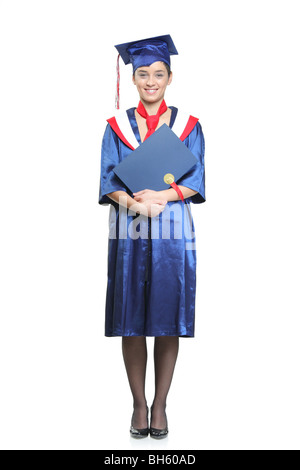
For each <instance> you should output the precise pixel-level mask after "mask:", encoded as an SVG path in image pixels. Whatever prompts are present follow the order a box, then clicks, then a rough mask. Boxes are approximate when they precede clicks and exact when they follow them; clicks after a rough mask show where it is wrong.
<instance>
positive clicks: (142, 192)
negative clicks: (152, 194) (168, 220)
mask: <svg viewBox="0 0 300 470" xmlns="http://www.w3.org/2000/svg"><path fill="white" fill-rule="evenodd" d="M145 191H149V190H148V189H142V190H141V191H137V192H136V193H132V194H133V195H134V196H141V195H142V194H144V193H145Z"/></svg>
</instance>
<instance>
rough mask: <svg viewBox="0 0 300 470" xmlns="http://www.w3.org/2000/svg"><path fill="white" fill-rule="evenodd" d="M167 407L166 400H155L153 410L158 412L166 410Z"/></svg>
mask: <svg viewBox="0 0 300 470" xmlns="http://www.w3.org/2000/svg"><path fill="white" fill-rule="evenodd" d="M166 407H167V403H166V401H165V400H157V399H154V401H153V403H152V406H151V409H156V410H165V409H166Z"/></svg>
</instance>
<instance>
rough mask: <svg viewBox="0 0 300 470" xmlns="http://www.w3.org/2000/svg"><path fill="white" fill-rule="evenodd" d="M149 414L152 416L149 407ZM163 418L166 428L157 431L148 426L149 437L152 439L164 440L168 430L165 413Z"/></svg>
mask: <svg viewBox="0 0 300 470" xmlns="http://www.w3.org/2000/svg"><path fill="white" fill-rule="evenodd" d="M151 414H152V406H151ZM165 417H166V427H165V428H164V429H157V428H152V426H150V430H149V432H150V436H151V437H153V438H154V439H164V438H165V437H167V435H168V432H169V429H168V420H167V415H166V412H165Z"/></svg>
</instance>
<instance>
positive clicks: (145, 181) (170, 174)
mask: <svg viewBox="0 0 300 470" xmlns="http://www.w3.org/2000/svg"><path fill="white" fill-rule="evenodd" d="M196 163H197V158H196V157H195V155H194V154H193V153H192V152H191V151H190V150H189V149H188V148H187V146H186V145H185V144H184V143H183V142H182V141H181V140H180V139H179V138H178V137H177V135H176V134H175V133H174V132H173V131H172V130H171V129H170V128H169V126H167V124H163V125H162V126H161V127H160V128H159V129H157V131H155V132H154V133H153V134H152V135H151V136H150V137H148V139H146V140H145V141H144V142H143V143H142V144H141V145H140V146H139V147H137V148H136V150H134V151H133V152H132V153H131V154H130V155H128V157H126V158H125V159H124V160H123V161H122V162H121V163H119V164H118V165H117V166H116V167H115V168H114V170H113V171H114V172H115V174H116V175H117V176H118V177H119V178H120V179H121V180H122V181H123V183H125V185H126V186H127V187H128V188H129V189H130V191H131V192H133V193H135V192H138V191H141V190H143V189H153V190H155V191H162V190H164V189H168V188H169V187H170V185H171V183H173V182H176V181H178V180H179V179H180V178H181V177H182V176H183V175H184V174H185V173H187V172H188V171H189V170H190V169H191V168H192V167H193V166H194V165H195V164H196Z"/></svg>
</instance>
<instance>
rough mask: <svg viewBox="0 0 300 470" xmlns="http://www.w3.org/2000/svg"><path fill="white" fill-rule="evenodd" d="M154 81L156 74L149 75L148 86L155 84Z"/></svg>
mask: <svg viewBox="0 0 300 470" xmlns="http://www.w3.org/2000/svg"><path fill="white" fill-rule="evenodd" d="M154 82H155V80H154V76H153V75H149V76H148V80H147V86H148V87H151V86H152V85H154Z"/></svg>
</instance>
